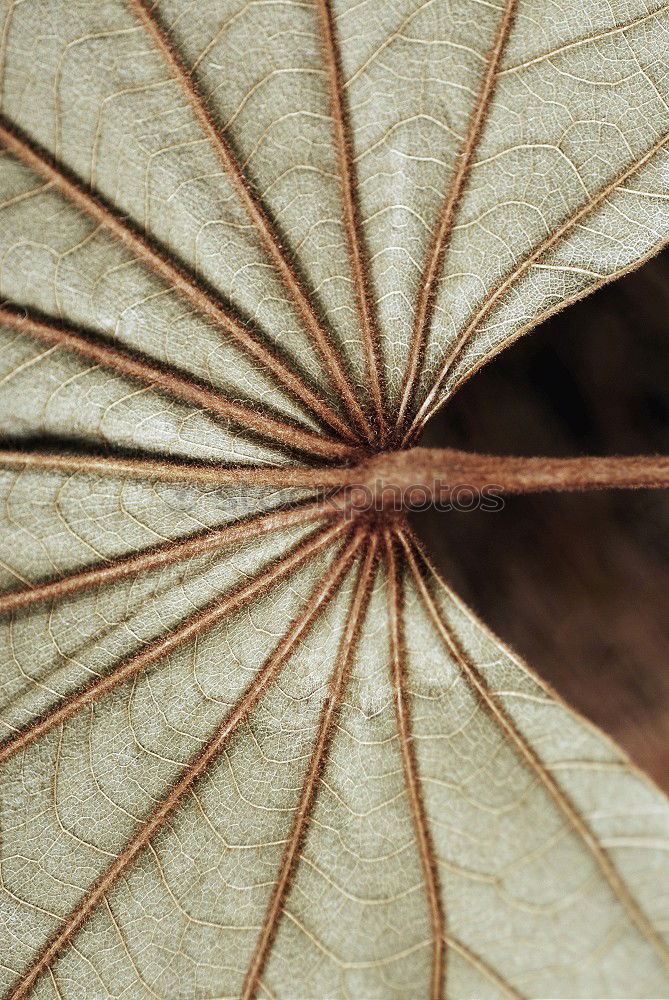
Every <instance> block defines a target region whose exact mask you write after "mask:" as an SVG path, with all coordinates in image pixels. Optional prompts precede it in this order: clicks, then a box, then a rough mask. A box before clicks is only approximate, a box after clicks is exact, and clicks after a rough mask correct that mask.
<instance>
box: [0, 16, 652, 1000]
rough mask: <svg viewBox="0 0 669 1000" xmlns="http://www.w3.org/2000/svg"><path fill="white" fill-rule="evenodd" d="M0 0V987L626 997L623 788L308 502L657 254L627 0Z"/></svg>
mask: <svg viewBox="0 0 669 1000" xmlns="http://www.w3.org/2000/svg"><path fill="white" fill-rule="evenodd" d="M2 18H3V19H2V21H1V22H0V24H1V27H0V81H1V84H2V118H1V119H0V138H1V139H2V143H3V147H4V150H5V151H4V153H3V154H2V160H1V169H0V185H1V191H0V218H1V220H2V227H1V233H0V243H1V244H2V247H1V252H0V262H1V263H0V295H1V296H2V299H3V302H4V305H2V306H1V307H0V325H1V327H2V355H1V357H2V374H1V375H0V378H1V379H2V390H3V391H2V404H1V406H2V410H1V421H2V423H1V426H2V432H3V433H4V435H5V439H6V441H5V444H6V447H5V449H4V450H3V451H2V452H0V464H1V466H2V473H1V477H0V488H1V489H2V491H3V512H4V518H3V521H2V528H1V531H2V535H1V547H2V552H1V553H0V560H1V562H0V573H1V575H2V580H1V583H2V586H3V588H4V591H5V593H4V594H2V595H1V596H0V611H1V612H2V616H3V617H2V648H3V659H2V662H3V679H4V683H3V687H2V707H1V710H0V711H1V713H2V714H1V716H0V719H1V722H2V727H3V736H2V743H1V744H0V768H1V770H0V776H1V780H0V790H1V796H2V812H1V824H2V825H1V828H2V862H1V865H0V874H1V890H0V914H1V916H0V983H1V984H2V989H3V990H4V995H5V996H6V997H9V998H12V1000H18V998H19V997H25V996H29V995H30V996H31V997H35V998H37V997H39V998H50V1000H56V998H67V1000H70V998H74V997H82V998H83V997H87V998H96V1000H97V998H100V997H111V996H127V997H132V998H133V1000H134V998H144V997H146V998H148V997H154V998H155V997H160V998H175V1000H176V998H179V997H188V998H192V997H197V998H198V1000H200V998H201V1000H204V998H208V1000H213V998H215V997H223V996H239V995H242V996H244V997H250V996H252V995H258V996H267V997H297V998H300V1000H306V998H311V997H326V996H327V997H339V996H341V997H359V998H363V997H364V998H372V997H379V998H386V997H388V998H390V997H413V996H422V995H426V994H429V995H431V996H432V997H434V998H436V997H440V996H449V997H453V998H465V997H474V996H475V997H477V998H488V997H489V998H497V997H501V996H509V997H537V996H544V997H546V996H553V997H558V996H561V997H564V996H571V997H603V996H606V997H631V996H634V997H658V996H667V995H669V993H668V992H667V991H668V987H669V975H668V967H669V951H668V949H667V944H666V931H667V928H668V926H669V923H668V914H667V894H666V891H665V890H664V889H663V888H662V882H661V879H662V877H663V875H664V872H665V860H664V859H665V855H666V851H667V849H668V845H669V830H668V825H669V809H668V807H667V802H666V800H665V799H664V797H663V796H662V795H661V794H660V793H659V792H658V791H657V789H655V788H654V787H653V786H652V785H651V784H650V783H649V782H648V781H647V780H646V779H645V778H644V777H643V776H642V775H641V774H640V773H639V772H637V771H636V770H635V769H634V768H633V767H632V765H630V764H629V762H628V761H627V760H626V758H624V756H623V755H622V753H621V751H619V750H618V749H617V748H616V747H615V746H614V745H612V744H611V743H610V742H609V741H608V740H607V739H606V738H605V737H604V736H603V735H602V734H601V733H599V732H598V731H596V730H595V729H593V728H592V727H591V726H590V725H589V724H588V723H587V722H585V721H584V720H583V719H580V718H578V717H577V716H575V715H574V713H573V712H572V711H571V710H570V709H568V708H567V707H566V706H565V705H564V704H563V703H562V702H560V701H559V699H558V698H557V697H556V696H555V694H554V693H552V692H551V691H549V690H547V689H546V688H545V686H544V685H543V684H542V683H541V682H540V681H539V680H538V679H537V678H536V677H535V676H534V675H533V674H532V673H531V672H530V671H529V670H528V669H527V668H526V667H525V666H524V665H523V664H522V663H520V662H519V661H518V660H517V659H516V658H515V656H514V655H513V654H512V653H510V652H509V651H508V650H507V649H505V648H504V647H503V646H502V645H501V644H500V643H499V642H498V641H497V640H496V639H494V638H493V637H492V636H491V635H490V634H489V633H488V632H487V631H486V629H485V627H484V626H483V625H482V624H481V623H479V622H477V621H476V620H474V619H473V618H472V616H471V614H470V613H469V611H468V610H467V609H466V608H464V607H463V606H462V605H461V604H460V603H459V602H458V600H457V599H456V598H455V597H454V595H453V594H451V592H450V591H449V590H448V588H447V587H446V586H445V585H444V584H443V583H442V582H440V581H439V580H438V579H437V578H436V577H435V575H434V573H433V571H432V569H431V568H430V566H429V563H428V562H427V559H426V557H425V556H424V555H423V554H422V553H421V552H420V550H419V549H418V548H417V546H416V543H415V542H414V540H413V539H412V537H411V536H410V534H409V532H408V528H407V527H406V525H405V523H404V521H403V520H402V519H401V518H396V517H390V516H387V517H386V516H378V517H368V516H359V517H349V516H348V515H347V512H346V510H345V509H343V508H342V506H341V504H340V503H337V502H336V501H335V502H327V503H324V502H323V495H322V489H323V488H324V487H325V486H328V485H329V486H331V485H333V484H334V485H336V484H337V483H338V482H339V481H340V479H341V477H345V475H346V474H347V473H346V468H347V465H348V464H350V463H352V462H357V461H360V460H361V457H364V456H365V455H366V454H368V453H369V452H370V451H373V452H376V451H388V450H391V449H397V448H399V447H405V446H407V445H408V444H411V443H413V442H414V440H415V439H416V438H417V436H418V435H419V433H420V431H421V429H422V427H423V426H424V424H425V422H426V421H427V420H428V419H429V417H430V416H431V415H432V413H433V412H434V411H435V409H436V408H438V407H439V406H441V405H442V404H443V403H444V402H445V401H446V400H447V399H448V397H449V395H451V394H452V392H453V391H454V390H455V388H456V387H457V386H458V385H459V384H461V383H462V381H463V380H464V379H466V378H468V377H469V376H470V375H471V374H472V373H473V372H474V371H475V370H476V369H477V368H478V367H479V366H480V365H481V364H483V363H484V362H485V361H486V360H488V359H489V358H490V357H492V356H493V355H494V354H495V353H496V352H497V351H499V350H501V349H502V348H503V347H504V346H505V345H506V344H508V343H509V342H511V341H512V340H513V339H514V338H515V337H517V336H519V335H520V334H521V333H522V332H524V331H525V330H527V329H529V328H530V327H531V326H534V325H536V323H538V322H540V321H541V319H543V318H544V317H545V316H547V315H548V314H549V313H551V312H552V311H555V310H556V309H558V308H561V307H562V306H564V305H566V304H567V303H569V302H571V301H574V300H575V299H576V298H578V297H579V296H581V295H584V294H586V293H587V292H589V291H591V290H593V289H594V288H596V287H598V286H599V285H600V284H602V283H603V282H604V281H608V280H611V279H612V278H614V277H616V276H617V275H619V274H622V273H624V272H625V271H627V270H629V269H630V268H632V267H634V266H636V265H637V264H639V263H640V262H641V261H642V260H643V259H645V258H646V257H647V256H649V255H650V254H652V253H654V252H655V251H656V250H657V249H658V248H659V247H660V246H661V245H662V243H663V242H666V240H667V233H668V232H669V200H668V195H667V170H668V169H669V159H668V154H667V148H666V147H667V142H668V141H669V110H668V105H667V100H668V99H669V93H668V90H667V74H666V41H667V34H668V31H669V9H668V8H667V7H666V5H664V6H661V5H658V6H656V7H651V6H649V5H646V4H643V5H642V4H640V3H638V2H635V0H625V2H620V3H617V4H615V5H609V4H603V3H600V2H599V0H585V2H584V3H579V4H573V5H572V4H570V5H567V4H557V3H550V4H538V3H531V2H530V0H519V2H518V3H517V4H515V3H513V2H512V0H507V2H506V3H504V4H500V3H499V2H495V3H493V2H488V0H458V2H453V3H451V2H446V0H427V2H425V0H423V2H421V3H416V2H414V0H405V2H402V3H396V4H388V3H381V2H378V0H365V2H364V3H348V4H345V3H339V2H337V3H333V4H330V3H328V2H327V0H313V2H312V0H309V2H302V0H285V2H284V0H252V2H246V3H245V2H243V0H237V2H232V0H207V2H205V0H201V2H200V3H198V4H186V3H185V2H184V0H163V2H161V3H160V4H156V5H153V6H151V5H149V4H148V3H145V2H144V0H128V2H122V0H105V2H99V3H83V2H77V3H73V2H69V3H63V2H57V0H52V2H49V3H46V2H44V3H37V2H35V0H24V2H21V3H19V2H11V0H8V2H7V3H6V4H5V7H4V12H3V14H2ZM338 477H340V478H339V479H338ZM664 884H665V885H666V882H665V883H664Z"/></svg>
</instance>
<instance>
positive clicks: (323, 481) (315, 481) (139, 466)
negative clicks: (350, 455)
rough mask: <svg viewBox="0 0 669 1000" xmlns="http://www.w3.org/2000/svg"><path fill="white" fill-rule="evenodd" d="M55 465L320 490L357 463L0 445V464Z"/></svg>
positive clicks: (152, 477) (342, 479)
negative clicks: (224, 459) (200, 459)
mask: <svg viewBox="0 0 669 1000" xmlns="http://www.w3.org/2000/svg"><path fill="white" fill-rule="evenodd" d="M1 466H4V467H5V468H10V469H15V468H21V469H39V470H46V469H50V470H54V471H60V472H69V473H83V474H88V475H100V476H129V477H131V478H133V479H147V480H149V481H157V482H163V483H203V484H209V485H217V486H246V485H250V486H272V487H275V488H277V489H278V488H282V487H285V488H291V487H295V488H304V489H321V488H325V487H329V486H341V485H344V484H346V483H347V482H348V481H349V479H351V476H352V475H353V473H352V472H349V471H348V470H349V468H351V469H352V470H355V469H356V468H358V467H357V466H352V467H349V466H336V465H335V466H331V467H318V466H314V467H310V466H292V465H286V466H283V465H267V466H264V465H233V466H224V465H221V466H216V465H208V464H202V463H197V462H173V461H171V460H169V459H167V460H163V461H161V460H156V459H150V458H134V457H133V458H115V457H114V456H111V455H85V454H84V455H77V454H75V453H73V454H67V453H59V452H51V451H16V450H12V449H3V448H0V467H1Z"/></svg>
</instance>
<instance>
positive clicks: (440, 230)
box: [396, 0, 516, 432]
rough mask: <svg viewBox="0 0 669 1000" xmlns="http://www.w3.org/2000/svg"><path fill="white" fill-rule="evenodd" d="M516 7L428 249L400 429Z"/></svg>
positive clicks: (492, 59) (507, 10)
mask: <svg viewBox="0 0 669 1000" xmlns="http://www.w3.org/2000/svg"><path fill="white" fill-rule="evenodd" d="M515 9H516V0H505V3H504V8H503V10H502V16H501V18H500V21H499V24H498V26H497V32H496V34H495V39H494V41H493V44H492V48H491V49H490V53H489V55H488V58H487V60H486V66H485V71H484V73H483V77H482V79H481V86H480V88H479V92H478V94H477V97H476V101H475V103H474V107H473V110H472V114H471V117H470V120H469V127H468V129H467V134H466V136H465V140H464V143H463V145H462V149H461V150H460V152H459V154H458V158H457V160H456V165H455V170H454V172H453V176H452V178H451V183H450V185H449V188H448V192H447V194H446V198H445V200H444V204H443V207H442V209H441V213H440V215H439V219H438V220H437V226H436V228H435V231H434V236H433V239H432V243H431V245H430V248H429V250H428V254H427V259H426V261H425V266H424V269H423V275H422V278H421V282H420V287H419V289H418V298H417V301H416V311H415V313H414V322H413V331H412V337H411V348H410V350H409V361H408V366H407V372H406V376H405V379H404V388H403V391H402V398H401V401H400V407H399V411H398V415H397V424H396V431H397V432H400V431H401V428H402V425H403V423H404V421H405V419H406V417H407V414H408V410H409V407H410V405H411V401H412V398H413V394H414V390H415V388H416V382H417V381H418V377H419V375H420V369H421V365H422V362H423V357H424V354H425V347H426V343H427V338H428V335H429V332H430V324H431V322H432V315H433V312H434V303H435V299H436V295H437V286H438V282H439V279H440V277H441V272H442V268H443V263H444V256H445V254H446V249H447V247H448V241H449V239H450V237H451V233H452V231H453V224H454V222H455V216H456V212H457V210H458V206H459V204H460V201H461V198H462V195H463V192H464V190H465V185H466V183H467V179H468V177H469V172H470V170H471V166H472V161H473V159H474V154H475V152H476V149H477V146H478V144H479V139H480V137H481V132H482V131H483V125H484V124H485V120H486V116H487V114H488V111H489V110H490V103H491V101H492V97H493V94H494V91H495V84H496V82H497V70H498V68H499V64H500V61H501V59H502V55H503V54H504V48H505V45H506V42H507V39H508V37H509V32H510V31H511V25H512V23H513V16H514V13H515Z"/></svg>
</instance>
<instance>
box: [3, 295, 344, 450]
mask: <svg viewBox="0 0 669 1000" xmlns="http://www.w3.org/2000/svg"><path fill="white" fill-rule="evenodd" d="M0 324H2V325H3V326H8V327H10V328H11V329H13V330H18V331H19V332H20V333H25V334H27V335H28V336H31V337H37V338H38V339H39V340H42V341H44V342H46V343H47V344H54V345H55V346H57V347H63V348H65V349H66V350H68V351H72V352H73V353H74V354H78V355H79V356H80V357H84V358H87V359H88V360H89V361H92V362H94V363H95V364H97V365H102V366H103V367H105V368H108V369H110V370H112V371H115V372H118V373H119V374H120V375H123V376H125V377H127V378H131V379H135V380H137V381H139V382H142V383H143V384H145V385H150V386H152V387H155V388H156V389H160V390H162V391H163V392H165V393H167V394H168V395H169V396H171V397H172V398H174V399H177V400H179V401H180V402H185V403H192V404H193V405H194V406H197V407H200V408H201V409H203V410H206V411H208V412H209V413H213V414H214V415H215V416H216V417H221V418H223V419H225V420H232V421H233V422H234V423H236V424H238V425H240V426H241V427H245V428H247V429H248V430H251V431H254V432H255V433H256V434H260V435H262V436H263V437H266V438H270V439H271V440H274V441H280V442H281V444H284V445H287V446H288V447H291V448H300V449H302V450H304V451H309V452H311V453H312V454H316V455H325V456H327V457H330V456H332V457H336V456H338V455H342V456H348V455H351V454H355V451H356V449H355V448H354V447H352V446H351V445H347V444H343V443H341V442H339V441H335V440H333V439H332V438H328V437H325V436H323V435H321V434H317V433H314V432H312V431H307V430H303V429H301V428H299V427H297V426H295V425H291V424H289V423H287V422H285V421H283V420H280V419H277V418H275V417H270V416H268V415H267V414H266V413H262V412H260V411H259V410H256V409H253V408H252V407H250V406H245V405H244V404H243V403H236V402H234V401H233V400H230V399H227V398H226V397H225V396H224V395H223V394H222V393H221V392H218V391H217V390H215V389H212V388H210V387H208V386H206V385H201V384H199V383H198V382H196V381H193V380H191V378H189V377H187V376H185V375H182V374H181V373H180V372H178V371H175V370H172V369H170V368H167V367H166V366H163V365H161V364H159V363H158V362H156V361H153V360H152V361H148V360H146V359H144V358H142V357H141V356H138V355H136V354H134V353H133V352H131V351H129V350H127V349H124V348H122V347H117V346H111V345H109V344H107V343H105V342H104V341H103V340H102V339H100V338H96V339H93V338H94V335H90V334H84V333H82V332H81V331H80V330H77V329H75V328H74V327H71V326H65V325H64V324H61V323H56V322H54V321H52V320H45V319H43V318H37V317H35V316H30V315H29V314H27V313H26V312H25V311H19V310H18V308H17V307H12V308H8V307H7V306H4V307H0Z"/></svg>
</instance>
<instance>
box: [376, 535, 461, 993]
mask: <svg viewBox="0 0 669 1000" xmlns="http://www.w3.org/2000/svg"><path fill="white" fill-rule="evenodd" d="M384 546H385V557H386V570H387V574H388V577H387V579H388V589H387V597H388V626H389V635H390V668H391V674H392V681H393V688H394V704H395V718H396V721H397V734H398V737H399V745H400V753H401V755H402V768H403V771H404V781H405V784H406V790H407V796H408V799H409V808H410V810H411V817H412V819H413V825H414V830H415V832H416V842H417V844H418V855H419V857H420V864H421V868H422V869H423V879H424V881H425V891H426V894H427V902H428V909H429V913H430V923H431V925H432V978H431V985H430V997H431V1000H442V997H443V995H444V980H445V975H446V952H445V948H444V944H445V920H444V911H443V906H442V902H441V887H440V885H439V874H438V871H437V861H436V856H435V852H434V845H433V843H432V837H431V834H430V830H429V826H428V822H427V816H426V814H425V805H424V802H423V793H422V788H421V780H420V775H419V773H418V764H417V761H416V753H415V749H414V743H413V733H412V727H411V708H410V706H409V699H408V696H407V678H406V653H405V646H404V628H403V621H402V617H403V613H404V602H403V594H402V581H401V578H400V572H399V567H398V563H397V554H396V551H395V542H394V538H393V532H391V530H390V529H386V531H385V532H384Z"/></svg>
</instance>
